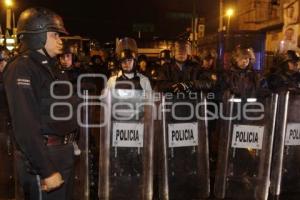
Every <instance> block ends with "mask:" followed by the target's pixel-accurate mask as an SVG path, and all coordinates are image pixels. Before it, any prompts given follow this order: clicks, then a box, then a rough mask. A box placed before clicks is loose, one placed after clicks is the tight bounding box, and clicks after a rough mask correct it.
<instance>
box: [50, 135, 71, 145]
mask: <svg viewBox="0 0 300 200" xmlns="http://www.w3.org/2000/svg"><path fill="white" fill-rule="evenodd" d="M44 139H45V144H46V146H55V145H66V144H72V143H73V142H74V141H75V140H76V134H75V133H70V134H68V135H65V136H56V135H44Z"/></svg>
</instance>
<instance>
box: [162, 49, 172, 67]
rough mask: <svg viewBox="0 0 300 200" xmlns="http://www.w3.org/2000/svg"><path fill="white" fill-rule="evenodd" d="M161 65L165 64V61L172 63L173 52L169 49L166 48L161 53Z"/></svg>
mask: <svg viewBox="0 0 300 200" xmlns="http://www.w3.org/2000/svg"><path fill="white" fill-rule="evenodd" d="M159 61H160V63H159V64H160V65H161V66H163V65H164V64H165V63H168V64H170V63H171V61H172V54H171V51H170V50H169V49H164V50H162V51H161V52H160V53H159Z"/></svg>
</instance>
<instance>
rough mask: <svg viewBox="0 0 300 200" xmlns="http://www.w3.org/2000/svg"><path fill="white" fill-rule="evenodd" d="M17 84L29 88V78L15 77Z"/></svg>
mask: <svg viewBox="0 0 300 200" xmlns="http://www.w3.org/2000/svg"><path fill="white" fill-rule="evenodd" d="M17 85H18V86H21V87H25V88H30V87H31V80H30V79H28V78H17Z"/></svg>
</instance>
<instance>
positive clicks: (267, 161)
mask: <svg viewBox="0 0 300 200" xmlns="http://www.w3.org/2000/svg"><path fill="white" fill-rule="evenodd" d="M277 101H278V95H275V94H268V95H266V94H265V95H261V96H258V97H257V98H248V99H241V98H235V96H233V95H232V96H231V95H228V97H226V98H224V100H223V104H222V105H221V108H220V117H221V122H222V125H221V131H220V137H219V153H218V161H217V171H216V179H215V187H214V194H215V196H216V197H218V198H229V199H246V200H247V199H249V200H250V199H251V200H253V199H257V200H265V199H267V198H268V192H269V178H270V168H271V158H272V157H271V156H272V147H273V139H274V130H275V116H276V109H277ZM223 108H224V109H223Z"/></svg>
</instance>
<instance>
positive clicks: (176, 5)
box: [0, 0, 219, 42]
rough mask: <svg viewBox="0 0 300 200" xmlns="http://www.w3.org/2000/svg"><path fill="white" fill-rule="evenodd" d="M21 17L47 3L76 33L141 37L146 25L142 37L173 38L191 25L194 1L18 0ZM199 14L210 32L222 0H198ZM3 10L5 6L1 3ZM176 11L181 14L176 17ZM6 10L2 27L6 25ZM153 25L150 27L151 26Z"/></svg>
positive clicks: (109, 38)
mask: <svg viewBox="0 0 300 200" xmlns="http://www.w3.org/2000/svg"><path fill="white" fill-rule="evenodd" d="M14 1H15V7H14V10H15V13H16V18H18V16H19V14H20V12H21V11H23V10H24V9H25V8H28V7H30V6H43V7H47V8H50V9H52V10H54V11H55V12H57V13H58V14H60V15H61V16H62V17H63V19H64V22H65V26H66V28H67V30H68V31H69V32H70V33H71V34H72V35H81V36H85V37H89V38H95V39H98V40H99V41H101V42H106V41H113V40H114V39H115V38H116V37H123V36H132V37H137V36H138V33H137V31H136V29H139V28H137V27H140V26H142V27H145V28H146V31H145V32H142V33H141V36H142V38H147V39H151V38H153V37H158V38H163V39H172V38H174V37H176V36H177V35H178V34H180V33H182V32H184V31H185V29H186V28H187V27H190V26H191V25H190V23H191V22H190V18H189V17H190V16H191V14H192V10H193V0H106V1H105V0H85V1H79V0H14ZM194 3H195V8H196V13H197V15H198V16H200V17H205V20H206V30H207V32H215V31H216V30H217V26H218V12H219V11H218V1H212V0H194ZM0 9H1V10H3V5H1V8H0ZM176 13H177V15H178V16H180V17H176ZM4 19H5V18H4V13H3V12H2V18H1V22H2V27H4V23H3V21H4ZM149 27H150V28H149Z"/></svg>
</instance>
